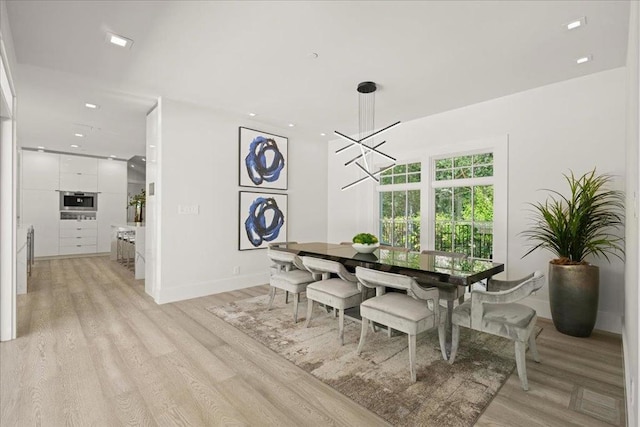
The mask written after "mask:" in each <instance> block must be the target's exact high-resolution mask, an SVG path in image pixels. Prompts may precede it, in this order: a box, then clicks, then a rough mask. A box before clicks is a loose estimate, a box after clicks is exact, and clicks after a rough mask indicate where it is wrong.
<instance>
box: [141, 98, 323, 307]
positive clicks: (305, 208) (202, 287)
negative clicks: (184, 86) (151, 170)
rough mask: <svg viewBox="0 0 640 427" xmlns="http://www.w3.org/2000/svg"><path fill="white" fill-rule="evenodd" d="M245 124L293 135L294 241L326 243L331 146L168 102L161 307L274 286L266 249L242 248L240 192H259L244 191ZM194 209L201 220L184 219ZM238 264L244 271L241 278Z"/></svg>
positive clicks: (162, 165) (161, 166)
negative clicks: (184, 211)
mask: <svg viewBox="0 0 640 427" xmlns="http://www.w3.org/2000/svg"><path fill="white" fill-rule="evenodd" d="M239 126H246V127H251V128H254V129H260V130H263V131H265V132H272V133H274V134H277V135H283V136H287V137H289V144H288V158H289V190H288V191H286V193H287V194H288V195H289V199H288V219H287V224H288V239H289V240H299V241H313V240H321V241H322V240H325V239H326V230H327V218H326V212H327V204H326V200H327V171H326V156H327V154H326V145H325V144H322V143H318V142H310V141H304V140H301V139H299V138H296V137H295V134H293V132H292V131H288V130H287V129H278V128H270V127H268V126H265V125H262V124H260V123H256V122H252V121H251V120H249V119H248V117H246V116H230V115H225V114H221V113H219V112H217V111H214V110H210V109H204V108H201V107H198V106H193V105H189V104H185V103H181V102H176V101H172V100H168V99H166V98H163V99H162V102H161V125H160V129H161V143H160V144H161V145H160V160H159V161H158V174H159V177H158V178H157V179H159V181H160V184H161V187H159V188H158V187H156V191H160V194H161V197H162V203H161V204H160V218H161V222H162V225H161V227H160V228H159V230H160V234H161V246H160V253H159V254H160V255H159V257H160V260H159V262H160V269H161V270H160V274H159V275H158V276H157V280H158V282H157V283H158V288H157V292H158V293H157V301H158V302H161V303H164V302H169V301H175V300H180V299H186V298H193V297H196V296H201V295H207V294H213V293H218V292H224V291H228V290H231V289H238V288H244V287H249V286H255V285H259V284H264V283H268V274H267V267H268V260H267V256H266V251H265V250H250V251H238V191H239V190H245V191H247V190H251V189H248V188H241V187H239V186H238V127H239ZM148 160H149V159H148ZM148 182H151V180H150V179H149V180H148ZM194 204H197V205H199V214H198V215H178V206H179V205H194ZM150 207H151V206H150V205H149V206H147V211H148V210H149V209H150ZM148 216H149V218H151V215H148ZM148 231H149V230H148ZM234 267H239V270H240V274H238V275H234V274H233V270H234Z"/></svg>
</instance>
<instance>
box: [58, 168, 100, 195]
mask: <svg viewBox="0 0 640 427" xmlns="http://www.w3.org/2000/svg"><path fill="white" fill-rule="evenodd" d="M60 190H61V191H84V192H87V193H95V192H96V191H98V175H88V174H83V173H82V172H76V173H60Z"/></svg>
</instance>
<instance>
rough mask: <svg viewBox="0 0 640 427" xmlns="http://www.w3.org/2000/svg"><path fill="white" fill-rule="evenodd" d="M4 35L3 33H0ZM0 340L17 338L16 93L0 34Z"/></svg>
mask: <svg viewBox="0 0 640 427" xmlns="http://www.w3.org/2000/svg"><path fill="white" fill-rule="evenodd" d="M0 36H1V35H0ZM0 103H1V104H2V111H1V113H0V341H8V340H12V339H15V338H16V330H17V322H16V294H17V287H16V286H17V283H16V227H17V202H16V194H17V177H16V173H17V148H16V147H17V144H16V96H15V86H14V85H13V79H12V76H11V70H10V69H9V61H8V56H7V51H6V49H5V45H4V41H3V40H2V38H0Z"/></svg>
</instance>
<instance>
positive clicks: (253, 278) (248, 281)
mask: <svg viewBox="0 0 640 427" xmlns="http://www.w3.org/2000/svg"><path fill="white" fill-rule="evenodd" d="M265 283H269V273H268V272H266V271H265V272H264V273H255V274H247V275H242V276H234V277H231V278H225V279H219V280H209V281H206V282H200V283H192V284H189V285H184V286H178V287H172V288H168V289H160V290H159V292H158V297H157V298H155V301H156V303H158V304H166V303H169V302H176V301H183V300H187V299H191V298H198V297H203V296H206V295H213V294H219V293H221V292H228V291H235V290H237V289H244V288H248V287H251V286H258V285H264V284H265Z"/></svg>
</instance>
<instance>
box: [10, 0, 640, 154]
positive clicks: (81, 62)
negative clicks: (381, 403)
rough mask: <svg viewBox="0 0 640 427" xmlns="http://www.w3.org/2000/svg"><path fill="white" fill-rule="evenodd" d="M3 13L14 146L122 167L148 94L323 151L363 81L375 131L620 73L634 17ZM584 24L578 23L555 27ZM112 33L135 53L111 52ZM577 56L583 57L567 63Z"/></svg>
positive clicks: (469, 10)
mask: <svg viewBox="0 0 640 427" xmlns="http://www.w3.org/2000/svg"><path fill="white" fill-rule="evenodd" d="M7 9H8V14H9V23H10V26H11V32H12V36H13V41H14V46H15V51H16V57H17V60H18V64H19V65H18V67H17V69H16V70H14V75H15V80H16V85H17V94H18V117H19V127H18V132H19V133H18V137H19V143H20V144H21V145H22V146H26V147H36V146H38V145H44V146H46V147H47V149H53V150H59V151H74V150H73V149H71V148H69V145H70V144H73V143H79V144H80V145H81V146H82V147H81V148H80V149H79V150H78V151H80V152H84V153H87V154H94V155H102V156H108V155H111V154H115V155H117V156H118V157H120V158H128V157H131V156H133V155H135V154H143V153H144V134H145V115H146V113H147V112H148V110H149V109H150V108H151V107H152V106H153V105H154V103H155V99H156V98H157V97H158V96H164V97H168V98H172V99H176V100H182V101H186V102H191V103H196V104H201V105H203V106H208V107H211V108H213V109H216V110H219V111H224V112H229V113H237V114H241V115H246V114H247V113H249V112H255V113H257V116H256V117H255V119H256V120H258V121H259V122H262V123H265V124H268V125H270V126H276V127H281V128H282V131H281V132H280V133H281V134H284V135H287V136H295V137H298V138H302V139H304V140H323V139H325V140H329V139H331V138H333V136H332V132H333V131H334V130H339V131H341V132H344V133H355V132H356V131H357V126H358V94H357V92H356V86H357V84H358V83H359V82H361V81H365V80H372V81H375V82H377V83H378V85H379V90H378V92H377V95H376V124H377V125H378V126H384V125H387V124H390V123H391V122H394V121H397V120H402V121H407V120H411V119H415V118H418V117H423V116H427V115H431V114H435V113H438V112H442V111H446V110H450V109H453V108H457V107H461V106H464V105H468V104H473V103H477V102H481V101H484V100H488V99H493V98H497V97H500V96H504V95H507V94H511V93H515V92H519V91H523V90H527V89H530V88H534V87H538V86H542V85H546V84H549V83H554V82H558V81H562V80H566V79H571V78H574V77H578V76H582V75H586V74H590V73H594V72H598V71H603V70H606V69H611V68H616V67H621V66H624V65H625V59H626V44H627V31H628V21H629V19H628V17H629V3H628V1H553V2H547V1H496V2H493V1H475V2H473V1H468V2H452V1H445V2H437V1H428V2H417V1H411V2H400V1H391V2H383V1H373V2H361V1H345V2H336V1H328V2H303V1H298V2H267V1H257V2H253V1H234V2H222V1H216V2H204V1H196V2H188V1H157V2H154V1H101V2H97V1H85V2H78V1H42V2H40V1H9V2H8V4H7ZM583 16H586V18H587V23H588V24H587V25H586V26H585V27H583V28H580V29H578V30H575V31H567V30H566V27H564V26H563V24H566V23H567V22H570V21H572V20H574V19H576V18H580V17H583ZM106 31H112V32H114V33H116V34H120V35H123V36H125V37H128V38H131V39H133V40H134V44H133V47H132V48H131V49H130V50H126V49H121V48H117V47H115V46H113V45H110V44H107V43H105V32H106ZM312 53H317V54H318V58H317V59H314V58H313V57H312V55H311V54H312ZM587 54H591V55H593V61H592V62H589V63H587V64H583V65H577V64H576V62H575V60H576V58H578V57H580V56H584V55H587ZM85 102H93V103H97V104H99V105H100V106H101V108H100V109H99V110H97V111H91V110H88V109H86V108H85V107H84V103H85ZM247 117H248V116H247ZM288 123H295V124H296V127H295V128H289V127H287V124H288ZM79 124H82V125H87V126H79ZM241 125H246V123H242V121H241V120H240V121H239V122H238V126H241ZM76 132H80V133H83V134H86V135H87V136H86V137H85V138H76V137H74V133H76ZM321 132H325V133H326V134H327V136H326V137H321V136H320V133H321Z"/></svg>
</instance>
